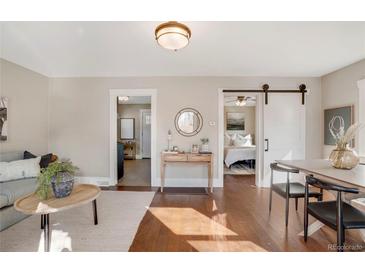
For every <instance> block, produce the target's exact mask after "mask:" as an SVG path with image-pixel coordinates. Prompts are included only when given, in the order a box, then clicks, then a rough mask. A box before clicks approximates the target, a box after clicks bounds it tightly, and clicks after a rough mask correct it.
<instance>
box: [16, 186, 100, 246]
mask: <svg viewBox="0 0 365 274" xmlns="http://www.w3.org/2000/svg"><path fill="white" fill-rule="evenodd" d="M99 195H100V188H99V187H97V186H95V185H90V184H77V185H75V186H74V188H73V190H72V192H71V194H70V195H69V196H67V197H65V198H55V197H51V198H49V199H48V200H40V199H39V198H38V196H37V195H36V194H35V193H32V194H29V195H26V196H24V197H21V198H19V199H18V200H16V201H15V203H14V208H15V209H16V210H18V211H20V212H22V213H25V214H30V215H41V228H42V229H43V230H44V251H49V247H50V243H49V241H50V230H49V214H51V213H55V212H60V211H64V210H67V209H71V208H74V207H77V206H80V205H83V204H86V203H89V202H92V204H93V212H94V224H95V225H97V224H98V213H97V207H96V198H97V197H98V196H99Z"/></svg>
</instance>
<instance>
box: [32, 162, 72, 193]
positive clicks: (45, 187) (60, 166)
mask: <svg viewBox="0 0 365 274" xmlns="http://www.w3.org/2000/svg"><path fill="white" fill-rule="evenodd" d="M77 170H78V167H76V166H74V165H73V164H72V162H71V161H69V160H65V161H56V162H54V163H51V164H49V165H48V167H46V168H42V169H41V172H40V174H39V176H38V187H37V190H36V193H37V195H38V197H39V198H40V199H42V200H46V199H48V198H49V196H50V189H51V186H52V190H53V193H54V196H55V197H56V198H63V197H66V196H68V195H70V194H71V191H72V188H73V184H74V178H75V177H74V176H75V173H76V171H77Z"/></svg>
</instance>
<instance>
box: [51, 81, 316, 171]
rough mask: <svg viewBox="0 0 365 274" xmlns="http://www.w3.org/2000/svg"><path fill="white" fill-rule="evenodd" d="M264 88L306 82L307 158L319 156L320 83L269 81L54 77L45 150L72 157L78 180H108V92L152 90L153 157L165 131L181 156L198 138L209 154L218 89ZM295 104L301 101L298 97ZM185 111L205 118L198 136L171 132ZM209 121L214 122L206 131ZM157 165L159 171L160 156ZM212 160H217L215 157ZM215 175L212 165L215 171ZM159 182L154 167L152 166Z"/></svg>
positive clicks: (215, 136)
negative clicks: (154, 109) (191, 110)
mask: <svg viewBox="0 0 365 274" xmlns="http://www.w3.org/2000/svg"><path fill="white" fill-rule="evenodd" d="M264 83H269V84H270V87H271V88H272V89H275V88H276V89H279V88H283V89H293V88H296V87H298V86H299V84H301V83H305V84H306V85H307V87H308V88H309V89H310V93H309V94H308V95H307V101H306V102H307V103H306V106H307V119H306V123H307V136H306V137H307V138H306V142H307V157H308V158H318V157H320V155H321V150H322V147H321V145H322V144H321V139H320V138H319V137H318V135H319V134H320V132H321V131H320V129H321V127H320V119H318V117H320V115H321V90H320V79H319V78H270V77H129V78H54V79H51V90H50V109H51V110H52V111H50V138H49V140H50V149H51V150H52V151H55V152H56V153H58V154H59V155H60V156H61V157H68V158H71V159H72V160H73V161H74V162H75V164H77V165H78V166H79V167H80V168H81V173H82V176H96V177H101V176H105V177H108V176H109V89H113V88H114V89H117V88H121V89H128V88H130V89H134V88H155V89H157V125H156V128H157V152H158V153H159V152H160V151H162V150H163V149H165V148H166V147H167V131H168V130H169V129H171V130H172V134H173V141H172V144H173V145H178V146H179V148H181V149H184V150H186V151H188V150H190V146H191V144H193V143H197V144H199V143H200V138H203V137H209V140H210V142H209V146H210V148H211V150H212V151H213V153H215V155H217V152H218V89H219V88H232V89H234V88H236V89H238V88H241V89H244V88H252V87H260V86H262V84H264ZM298 100H300V98H298ZM184 107H193V108H195V109H197V110H198V111H200V113H201V114H202V116H203V119H204V125H203V128H202V130H201V132H200V133H199V134H198V135H196V136H194V137H183V136H180V135H179V134H178V133H177V132H176V130H175V127H174V117H175V115H176V113H177V112H178V111H179V110H180V109H182V108H184ZM209 121H212V122H215V123H216V125H215V126H210V125H209ZM157 159H158V161H157V162H158V163H157V164H158V166H159V157H158V158H157ZM215 161H217V157H215ZM214 173H215V177H216V176H217V164H215V169H214ZM157 174H158V175H157V176H158V177H159V168H158V167H157ZM166 176H167V177H173V178H196V177H198V178H202V177H205V176H206V170H205V168H203V167H194V168H192V169H191V170H189V172H186V170H185V168H184V167H170V168H168V170H167V174H166Z"/></svg>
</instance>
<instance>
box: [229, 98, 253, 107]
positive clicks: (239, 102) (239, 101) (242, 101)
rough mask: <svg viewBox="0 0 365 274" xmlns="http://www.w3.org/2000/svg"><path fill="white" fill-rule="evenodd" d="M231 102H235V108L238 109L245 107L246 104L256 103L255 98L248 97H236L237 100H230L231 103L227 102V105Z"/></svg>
mask: <svg viewBox="0 0 365 274" xmlns="http://www.w3.org/2000/svg"><path fill="white" fill-rule="evenodd" d="M231 102H235V104H236V106H238V107H243V106H245V105H246V104H247V103H248V102H252V103H255V102H256V97H250V96H237V98H236V99H234V100H231V101H227V103H231Z"/></svg>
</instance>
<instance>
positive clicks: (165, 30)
mask: <svg viewBox="0 0 365 274" xmlns="http://www.w3.org/2000/svg"><path fill="white" fill-rule="evenodd" d="M155 37H156V41H157V43H158V44H159V45H160V46H161V47H163V48H165V49H169V50H175V51H176V50H178V49H182V48H184V47H186V46H187V45H188V44H189V39H190V37H191V31H190V29H189V28H188V27H187V26H186V25H184V24H181V23H179V22H176V21H169V22H167V23H163V24H161V25H159V26H158V27H157V28H156V30H155Z"/></svg>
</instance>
